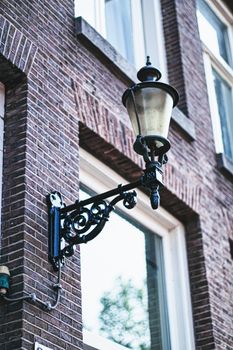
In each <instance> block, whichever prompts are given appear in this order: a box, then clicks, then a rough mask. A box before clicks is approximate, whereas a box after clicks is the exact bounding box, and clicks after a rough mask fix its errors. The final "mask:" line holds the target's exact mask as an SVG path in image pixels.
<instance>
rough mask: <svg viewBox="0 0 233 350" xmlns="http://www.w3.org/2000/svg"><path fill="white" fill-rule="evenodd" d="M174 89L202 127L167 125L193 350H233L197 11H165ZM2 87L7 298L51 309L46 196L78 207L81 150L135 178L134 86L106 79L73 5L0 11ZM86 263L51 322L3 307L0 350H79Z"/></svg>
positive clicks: (170, 193)
mask: <svg viewBox="0 0 233 350" xmlns="http://www.w3.org/2000/svg"><path fill="white" fill-rule="evenodd" d="M161 3H162V13H163V24H164V33H165V44H166V51H167V61H168V73H169V79H170V82H171V83H172V84H173V85H174V86H176V87H177V88H178V89H179V92H180V94H181V102H180V105H179V106H178V107H179V108H180V109H181V110H182V111H183V112H184V113H185V114H186V116H187V117H188V118H190V120H192V121H193V122H194V123H195V128H196V135H197V139H196V141H193V142H191V141H190V140H189V139H188V138H187V137H186V136H185V135H184V133H183V132H182V130H181V129H180V128H179V126H178V125H176V124H174V123H173V124H172V127H171V131H170V135H169V136H170V139H171V143H172V150H171V151H170V152H169V164H168V166H167V168H166V172H165V176H164V178H165V185H166V186H165V189H164V190H163V192H162V205H163V206H164V207H165V208H166V209H168V210H169V211H170V212H171V213H172V214H174V215H175V216H176V217H177V218H179V219H180V220H181V221H182V222H183V223H184V224H185V226H186V232H187V251H188V260H189V269H190V282H191V291H192V303H193V315H194V326H195V335H196V348H197V349H204V350H205V349H206V350H207V349H226V348H228V349H233V345H232V344H233V339H232V332H231V330H232V319H233V311H232V310H233V308H232V306H233V305H232V301H231V300H232V298H231V295H232V292H233V284H232V281H231V276H232V272H233V266H232V259H231V256H230V246H229V237H230V235H231V237H232V231H233V225H232V223H233V217H232V215H233V212H232V211H231V212H230V211H229V207H230V206H231V207H232V198H233V188H232V182H231V181H230V180H229V179H227V178H226V177H225V176H224V175H222V174H221V173H220V172H219V170H217V166H216V157H215V150H214V142H213V135H212V129H211V119H210V113H209V108H208V98H207V93H206V84H205V77H204V68H203V62H202V53H201V46H200V41H199V36H198V31H197V23H196V16H195V1H194V0H192V1H186V0H185V1H180V0H174V1H168V0H162V1H161ZM0 8H1V17H0V81H1V82H3V83H4V84H5V85H6V91H7V93H6V115H5V138H4V139H5V148H4V176H3V217H2V260H1V261H2V262H3V263H7V265H8V266H9V267H10V269H11V273H12V279H11V280H12V288H11V293H12V295H15V296H17V295H22V291H23V290H24V291H27V292H36V293H37V295H38V296H39V297H40V298H41V299H42V300H44V301H45V300H47V299H49V300H50V301H52V300H53V298H54V291H53V290H52V288H51V286H52V284H53V283H54V282H55V281H56V276H55V274H54V272H53V270H52V268H51V266H50V264H49V263H48V261H47V244H48V240H47V207H46V200H45V196H46V195H47V193H49V192H50V191H51V190H58V191H60V192H62V194H63V195H64V196H65V199H66V202H67V203H69V202H71V201H73V200H74V199H76V198H77V197H78V187H79V182H78V174H79V165H78V152H79V144H80V145H82V146H83V147H84V148H86V149H87V150H89V151H90V152H91V153H92V154H94V155H95V156H97V157H98V158H100V159H101V160H102V161H104V162H105V163H106V164H108V165H109V166H111V167H112V168H113V169H115V170H117V171H118V172H119V173H120V174H121V175H123V176H124V177H126V178H127V179H128V180H134V179H135V178H136V177H137V176H138V174H139V173H140V167H141V165H142V163H141V160H139V159H138V157H137V156H136V155H135V154H134V153H133V151H132V142H133V137H132V131H131V127H130V125H129V121H128V118H127V115H126V112H125V110H124V108H123V107H122V105H121V95H122V92H123V91H124V90H125V89H126V87H127V86H128V84H129V79H128V78H127V77H124V76H122V75H121V76H119V75H118V74H115V73H114V71H113V70H112V69H111V70H109V69H108V66H107V65H106V61H103V60H101V59H100V58H99V56H97V55H95V53H93V51H90V50H88V48H87V46H86V45H85V46H84V45H83V44H82V43H81V42H80V41H78V40H77V38H76V37H75V35H74V20H73V1H71V0H61V1H55V0H50V1H48V0H43V1H42V0H39V1H36V2H32V1H29V0H25V1H16V0H8V1H6V0H3V1H2V2H1V4H0ZM79 264H80V260H79V254H78V252H77V254H76V255H75V257H73V258H72V259H69V261H67V264H66V268H65V269H63V272H62V284H63V287H64V291H63V294H62V298H61V303H60V304H59V307H58V308H57V309H56V310H55V311H52V312H51V313H49V312H46V311H42V310H41V309H40V308H38V306H37V305H33V304H32V303H29V302H20V303H17V304H7V305H6V304H4V303H2V304H1V305H0V311H1V312H0V314H1V321H0V325H1V332H0V334H1V338H0V339H1V341H0V349H1V350H8V349H14V350H18V349H28V350H29V349H30V350H32V346H33V345H32V344H33V343H34V341H35V340H38V341H39V342H41V343H42V344H46V345H47V346H51V347H52V348H53V349H54V350H60V349H67V350H68V349H81V348H82V332H81V327H82V324H81V290H80V266H79Z"/></svg>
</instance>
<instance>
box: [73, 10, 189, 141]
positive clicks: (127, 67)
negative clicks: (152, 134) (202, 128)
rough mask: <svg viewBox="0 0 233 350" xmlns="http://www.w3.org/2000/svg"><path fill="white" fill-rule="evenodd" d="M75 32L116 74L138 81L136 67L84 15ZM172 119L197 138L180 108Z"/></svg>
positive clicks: (77, 20)
mask: <svg viewBox="0 0 233 350" xmlns="http://www.w3.org/2000/svg"><path fill="white" fill-rule="evenodd" d="M75 34H76V36H77V38H78V40H79V41H80V42H81V43H82V44H83V45H84V46H85V47H87V48H88V49H89V50H90V51H91V52H92V53H93V54H94V55H95V56H96V57H99V59H100V60H101V61H102V62H104V63H105V64H106V66H107V67H108V68H109V69H110V70H111V71H112V72H113V73H114V74H116V75H120V76H121V77H122V78H123V79H124V80H127V82H128V83H130V84H134V83H135V82H136V81H137V72H136V70H135V68H134V67H133V66H132V65H131V64H130V63H129V62H128V61H127V60H126V59H124V58H123V57H122V56H121V55H120V54H119V53H118V52H117V50H116V49H115V48H114V47H113V46H112V45H111V44H110V43H109V42H108V41H107V40H106V39H104V38H103V37H102V36H101V35H100V34H99V33H98V32H97V31H96V30H95V29H94V28H93V27H92V26H90V25H89V24H88V23H87V22H86V21H85V20H84V19H83V18H82V17H77V18H75ZM172 120H173V121H174V122H175V123H176V124H177V125H178V126H179V127H180V128H181V129H182V131H183V132H184V133H185V135H186V136H188V138H189V140H190V141H194V140H195V139H196V135H195V125H194V123H193V122H192V121H191V120H190V119H188V118H187V117H186V116H185V115H184V114H183V113H182V112H181V111H180V110H179V109H178V108H175V109H174V111H173V114H172Z"/></svg>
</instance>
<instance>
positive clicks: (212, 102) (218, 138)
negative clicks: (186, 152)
mask: <svg viewBox="0 0 233 350" xmlns="http://www.w3.org/2000/svg"><path fill="white" fill-rule="evenodd" d="M203 59H204V67H205V74H206V83H207V90H208V96H209V107H210V113H211V119H212V126H213V134H214V141H215V149H216V153H224V146H223V138H222V127H221V123H220V117H219V113H218V104H217V97H216V93H215V88H214V82H213V73H212V66H211V60H210V57H209V55H208V54H206V53H204V54H203Z"/></svg>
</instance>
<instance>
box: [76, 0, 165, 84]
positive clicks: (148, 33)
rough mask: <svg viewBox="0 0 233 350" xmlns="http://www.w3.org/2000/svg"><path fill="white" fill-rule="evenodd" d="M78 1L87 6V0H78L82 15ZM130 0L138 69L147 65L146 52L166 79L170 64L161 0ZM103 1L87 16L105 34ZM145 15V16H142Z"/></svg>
mask: <svg viewBox="0 0 233 350" xmlns="http://www.w3.org/2000/svg"><path fill="white" fill-rule="evenodd" d="M79 4H80V6H85V5H84V4H85V0H76V1H75V16H80V15H82V10H81V13H80V12H79V11H78V5H79ZM131 4H132V5H131V11H132V25H133V36H134V38H136V40H134V41H133V43H134V58H135V67H136V68H137V69H139V68H141V67H142V66H144V65H145V62H146V56H147V55H149V56H150V59H151V62H152V64H153V65H154V66H156V67H157V68H158V69H160V70H161V72H162V74H163V80H164V81H167V65H166V54H165V43H164V35H163V25H162V15H161V5H160V0H131ZM104 5H105V0H95V1H94V9H93V11H88V16H89V18H88V20H89V22H90V24H91V25H92V26H93V27H94V28H95V29H96V30H97V31H98V32H99V33H100V34H101V35H102V36H103V37H104V38H106V23H105V6H104ZM141 8H142V16H141ZM91 13H93V14H94V17H93V16H90V14H91ZM142 18H143V19H144V20H142ZM84 19H85V16H84ZM142 22H143V23H142ZM139 28H141V30H139ZM143 30H144V33H143ZM144 34H145V38H144ZM142 48H143V49H142ZM144 48H145V52H144Z"/></svg>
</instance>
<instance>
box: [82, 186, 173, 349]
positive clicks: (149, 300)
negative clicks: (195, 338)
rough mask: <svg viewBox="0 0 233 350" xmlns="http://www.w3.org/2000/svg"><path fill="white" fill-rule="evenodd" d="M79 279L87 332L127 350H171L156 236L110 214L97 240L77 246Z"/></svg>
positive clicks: (160, 254)
mask: <svg viewBox="0 0 233 350" xmlns="http://www.w3.org/2000/svg"><path fill="white" fill-rule="evenodd" d="M85 196H87V194H86V193H85V192H84V191H81V198H82V199H83V198H85ZM81 273H82V276H81V281H82V310H83V322H84V327H85V328H86V329H87V330H89V331H91V332H95V333H98V334H99V335H101V336H103V337H106V338H108V339H110V340H111V341H112V342H114V343H117V344H121V345H122V346H124V347H125V348H127V349H134V350H152V349H153V350H156V349H160V350H162V349H164V350H169V349H170V348H171V347H170V338H169V330H168V329H169V325H168V316H167V304H166V288H165V279H164V263H163V248H162V239H161V238H160V237H159V236H157V235H155V234H154V233H152V232H149V231H148V230H146V229H143V228H142V227H139V225H137V224H136V223H133V222H130V221H129V219H126V218H124V217H123V216H122V215H121V214H119V213H116V212H115V213H112V214H111V220H109V222H108V223H107V224H106V228H105V230H104V231H103V232H102V233H101V234H100V236H98V237H97V238H96V239H95V241H94V242H89V243H88V245H85V246H81Z"/></svg>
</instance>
